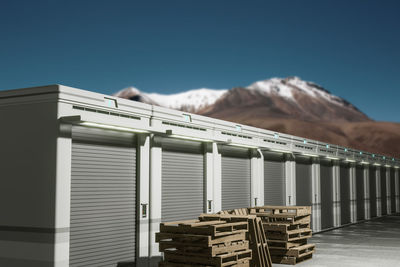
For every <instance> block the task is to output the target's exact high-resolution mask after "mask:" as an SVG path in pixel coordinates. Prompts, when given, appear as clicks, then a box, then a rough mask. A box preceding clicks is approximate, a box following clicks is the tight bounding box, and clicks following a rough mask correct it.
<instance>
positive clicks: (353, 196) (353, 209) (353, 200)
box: [350, 164, 357, 223]
mask: <svg viewBox="0 0 400 267" xmlns="http://www.w3.org/2000/svg"><path fill="white" fill-rule="evenodd" d="M350 215H351V216H350V219H351V222H352V223H354V222H356V221H357V188H356V166H355V165H354V164H351V165H350Z"/></svg>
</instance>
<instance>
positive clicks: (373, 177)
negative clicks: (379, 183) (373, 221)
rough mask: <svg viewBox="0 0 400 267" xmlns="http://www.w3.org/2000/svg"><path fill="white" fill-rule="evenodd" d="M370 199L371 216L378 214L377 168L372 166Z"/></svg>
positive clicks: (370, 172) (370, 171)
mask: <svg viewBox="0 0 400 267" xmlns="http://www.w3.org/2000/svg"><path fill="white" fill-rule="evenodd" d="M369 199H370V205H371V206H370V207H371V217H372V218H373V217H376V216H377V211H376V202H377V199H376V168H374V167H371V168H370V169H369Z"/></svg>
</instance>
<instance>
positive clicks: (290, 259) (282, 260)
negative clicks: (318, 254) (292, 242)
mask: <svg viewBox="0 0 400 267" xmlns="http://www.w3.org/2000/svg"><path fill="white" fill-rule="evenodd" d="M312 255H313V252H308V253H306V254H304V255H302V256H301V257H300V258H296V257H289V256H283V257H280V256H272V262H273V263H277V264H288V265H295V264H297V263H300V262H304V261H307V260H310V259H312Z"/></svg>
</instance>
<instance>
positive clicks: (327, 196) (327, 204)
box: [321, 162, 333, 229]
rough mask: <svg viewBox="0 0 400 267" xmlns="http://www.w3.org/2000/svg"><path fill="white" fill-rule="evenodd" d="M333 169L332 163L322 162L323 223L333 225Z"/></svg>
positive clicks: (327, 226)
mask: <svg viewBox="0 0 400 267" xmlns="http://www.w3.org/2000/svg"><path fill="white" fill-rule="evenodd" d="M332 191H333V169H332V164H331V163H323V162H321V215H322V218H321V225H322V229H327V228H331V227H333V192H332Z"/></svg>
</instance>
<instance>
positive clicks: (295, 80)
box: [246, 76, 348, 105]
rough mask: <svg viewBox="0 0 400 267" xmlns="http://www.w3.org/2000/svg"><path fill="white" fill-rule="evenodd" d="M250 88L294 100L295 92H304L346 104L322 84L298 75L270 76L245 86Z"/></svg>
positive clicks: (313, 96)
mask: <svg viewBox="0 0 400 267" xmlns="http://www.w3.org/2000/svg"><path fill="white" fill-rule="evenodd" d="M246 88H247V89H251V90H258V91H260V92H265V93H266V94H275V95H279V96H281V97H284V98H287V99H288V100H292V101H296V97H295V95H296V94H297V93H303V94H306V95H308V96H310V97H312V98H324V99H326V100H328V101H330V102H332V103H336V104H338V105H343V104H348V102H347V101H345V100H344V99H342V98H340V97H338V96H335V95H333V94H331V93H330V92H329V91H327V90H326V89H325V88H323V87H322V86H320V85H318V84H315V83H313V82H306V81H303V80H301V79H300V78H299V77H296V76H294V77H288V78H285V79H281V78H272V79H268V80H264V81H258V82H255V83H253V84H251V85H249V86H247V87H246Z"/></svg>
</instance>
